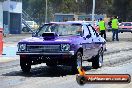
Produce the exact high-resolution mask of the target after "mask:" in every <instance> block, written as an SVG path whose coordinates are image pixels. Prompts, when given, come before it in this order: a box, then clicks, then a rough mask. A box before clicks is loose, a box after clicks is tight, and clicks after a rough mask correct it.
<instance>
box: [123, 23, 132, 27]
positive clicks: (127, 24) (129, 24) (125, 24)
mask: <svg viewBox="0 0 132 88" xmlns="http://www.w3.org/2000/svg"><path fill="white" fill-rule="evenodd" d="M122 25H124V26H132V25H131V23H122Z"/></svg>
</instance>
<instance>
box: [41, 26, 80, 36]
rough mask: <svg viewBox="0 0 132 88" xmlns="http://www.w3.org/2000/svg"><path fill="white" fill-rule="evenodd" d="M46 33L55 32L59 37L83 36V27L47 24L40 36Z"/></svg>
mask: <svg viewBox="0 0 132 88" xmlns="http://www.w3.org/2000/svg"><path fill="white" fill-rule="evenodd" d="M44 32H55V33H57V34H58V35H59V36H68V35H81V34H82V26H81V24H47V25H45V26H43V27H42V28H41V29H40V31H39V32H38V36H41V35H42V34H43V33H44Z"/></svg>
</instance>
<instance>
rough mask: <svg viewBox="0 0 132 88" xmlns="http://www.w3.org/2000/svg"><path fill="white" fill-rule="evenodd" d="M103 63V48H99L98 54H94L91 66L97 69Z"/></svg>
mask: <svg viewBox="0 0 132 88" xmlns="http://www.w3.org/2000/svg"><path fill="white" fill-rule="evenodd" d="M102 65H103V50H102V49H101V50H100V51H99V53H98V55H96V56H95V57H94V58H93V61H92V68H94V69H98V68H100V67H102Z"/></svg>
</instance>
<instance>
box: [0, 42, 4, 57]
mask: <svg viewBox="0 0 132 88" xmlns="http://www.w3.org/2000/svg"><path fill="white" fill-rule="evenodd" d="M2 53H3V41H0V55H2Z"/></svg>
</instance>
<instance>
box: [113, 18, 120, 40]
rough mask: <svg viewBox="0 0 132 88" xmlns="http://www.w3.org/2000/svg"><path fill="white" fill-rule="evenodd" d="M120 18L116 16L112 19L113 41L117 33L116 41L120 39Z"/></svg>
mask: <svg viewBox="0 0 132 88" xmlns="http://www.w3.org/2000/svg"><path fill="white" fill-rule="evenodd" d="M118 24H119V22H118V19H117V16H115V17H114V18H113V19H112V33H113V35H112V41H114V40H115V35H116V41H119V38H118Z"/></svg>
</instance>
